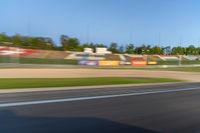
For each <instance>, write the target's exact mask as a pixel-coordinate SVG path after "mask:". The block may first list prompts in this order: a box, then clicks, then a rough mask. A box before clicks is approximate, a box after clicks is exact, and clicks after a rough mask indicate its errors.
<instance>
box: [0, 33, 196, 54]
mask: <svg viewBox="0 0 200 133" xmlns="http://www.w3.org/2000/svg"><path fill="white" fill-rule="evenodd" d="M60 44H61V45H59V46H58V45H56V44H55V42H54V41H53V39H51V38H50V37H30V36H22V35H20V34H16V35H13V36H8V35H6V34H5V33H0V45H4V46H12V47H20V48H30V49H44V50H61V51H83V49H84V48H92V49H93V50H94V51H95V48H96V47H106V48H108V50H109V51H111V52H112V53H127V54H148V55H151V54H161V55H200V47H195V46H194V45H190V46H188V47H182V46H178V47H170V46H167V47H160V46H158V45H157V46H151V45H141V46H136V45H134V44H127V45H119V44H117V43H115V42H113V43H111V44H110V45H109V46H107V45H105V44H98V43H85V44H81V43H80V41H79V39H78V38H73V37H69V36H66V35H61V36H60Z"/></svg>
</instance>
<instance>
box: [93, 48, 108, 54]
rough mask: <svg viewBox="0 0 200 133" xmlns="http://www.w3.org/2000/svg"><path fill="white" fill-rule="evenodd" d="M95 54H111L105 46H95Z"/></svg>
mask: <svg viewBox="0 0 200 133" xmlns="http://www.w3.org/2000/svg"><path fill="white" fill-rule="evenodd" d="M96 54H112V52H110V51H108V49H107V48H96Z"/></svg>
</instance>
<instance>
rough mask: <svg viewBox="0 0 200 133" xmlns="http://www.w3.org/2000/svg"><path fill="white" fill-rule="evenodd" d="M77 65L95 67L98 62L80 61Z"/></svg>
mask: <svg viewBox="0 0 200 133" xmlns="http://www.w3.org/2000/svg"><path fill="white" fill-rule="evenodd" d="M78 64H79V65H84V66H97V65H98V61H90V60H80V61H79V62H78Z"/></svg>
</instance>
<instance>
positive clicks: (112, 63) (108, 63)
mask: <svg viewBox="0 0 200 133" xmlns="http://www.w3.org/2000/svg"><path fill="white" fill-rule="evenodd" d="M119 64H120V61H99V66H119Z"/></svg>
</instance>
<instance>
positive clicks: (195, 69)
mask: <svg viewBox="0 0 200 133" xmlns="http://www.w3.org/2000/svg"><path fill="white" fill-rule="evenodd" d="M136 69H140V70H155V71H156V70H160V71H180V72H200V67H170V68H136Z"/></svg>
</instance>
